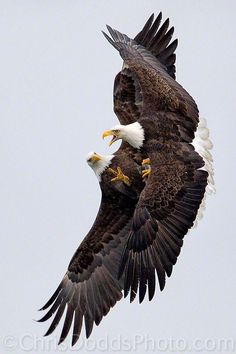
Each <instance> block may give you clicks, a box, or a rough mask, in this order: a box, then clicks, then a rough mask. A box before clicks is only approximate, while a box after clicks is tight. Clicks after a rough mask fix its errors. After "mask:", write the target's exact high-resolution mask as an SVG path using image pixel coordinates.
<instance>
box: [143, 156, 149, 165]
mask: <svg viewBox="0 0 236 354" xmlns="http://www.w3.org/2000/svg"><path fill="white" fill-rule="evenodd" d="M150 164H151V161H150V159H149V157H148V158H147V159H144V160H143V161H142V165H150Z"/></svg>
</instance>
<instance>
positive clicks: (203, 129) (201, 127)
mask: <svg viewBox="0 0 236 354" xmlns="http://www.w3.org/2000/svg"><path fill="white" fill-rule="evenodd" d="M192 144H193V146H194V148H195V150H196V151H197V152H198V153H199V155H200V156H202V158H203V160H204V162H205V165H204V166H203V167H202V170H205V171H207V172H208V178H207V182H208V183H207V187H206V193H205V195H204V198H203V200H202V203H201V205H200V207H199V210H198V214H197V217H196V220H195V222H194V224H193V227H196V226H197V223H198V221H199V220H200V219H202V217H203V212H204V210H205V208H206V196H207V194H212V193H215V183H214V169H213V166H212V162H213V159H212V155H211V152H210V151H209V150H211V149H212V148H213V144H212V142H211V140H210V138H209V129H208V128H207V122H206V119H204V118H200V121H199V123H198V127H197V131H196V133H195V138H194V140H193V142H192Z"/></svg>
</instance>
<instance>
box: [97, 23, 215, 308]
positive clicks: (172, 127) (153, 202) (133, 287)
mask: <svg viewBox="0 0 236 354" xmlns="http://www.w3.org/2000/svg"><path fill="white" fill-rule="evenodd" d="M107 29H108V31H109V33H110V35H111V37H109V36H108V35H107V34H106V33H104V35H105V37H106V38H107V40H108V41H109V42H110V43H111V44H112V46H113V47H114V48H115V49H117V50H118V51H119V53H120V55H121V57H122V59H123V60H124V68H125V69H126V71H127V72H128V75H129V77H131V78H132V80H133V85H134V91H135V95H134V100H133V102H132V104H133V105H134V106H135V107H136V114H135V117H132V118H134V120H135V122H130V123H128V124H127V123H126V124H125V125H124V124H120V125H117V126H115V127H114V128H112V129H110V130H108V131H105V132H104V134H103V137H106V136H109V135H112V136H113V138H112V140H111V142H110V144H112V143H113V142H115V141H116V140H119V139H122V140H123V141H125V142H127V143H128V144H130V145H131V146H132V147H133V148H135V149H136V150H137V151H139V152H141V153H142V154H144V155H147V156H148V160H149V163H150V164H151V169H150V170H149V173H148V174H149V178H148V179H147V182H146V185H145V187H144V189H143V190H142V192H141V194H140V196H139V201H138V203H137V205H136V208H135V211H134V215H133V218H132V225H131V229H130V233H129V237H128V241H127V242H126V245H125V249H124V252H123V255H122V260H121V264H120V270H119V276H121V275H122V274H123V273H124V274H125V280H124V294H125V296H126V295H127V294H128V293H129V292H130V299H131V301H132V300H133V299H134V298H135V297H136V294H137V291H138V290H139V301H140V302H142V301H143V299H144V297H145V294H146V291H147V289H148V295H149V300H151V299H152V298H153V295H154V292H155V284H156V276H155V273H156V274H157V277H158V281H159V286H160V289H161V290H162V289H163V288H164V286H165V275H167V276H170V275H171V273H172V268H173V265H174V264H175V263H176V261H177V257H178V255H179V253H180V248H181V246H182V244H183V237H184V236H185V235H186V233H187V232H188V230H189V229H190V228H191V227H192V226H193V225H194V221H195V219H196V217H197V214H198V210H199V207H200V205H201V202H202V200H203V199H204V195H205V191H206V187H207V185H208V182H209V179H208V178H209V175H210V174H212V171H211V170H209V171H207V170H206V162H205V161H204V158H203V156H201V154H199V153H198V152H197V151H196V150H195V147H194V144H192V142H193V139H194V137H195V133H196V131H197V127H198V124H199V112H198V107H197V105H196V102H195V101H194V99H193V98H192V97H191V96H190V94H189V93H188V92H187V91H186V90H185V89H184V88H183V87H182V86H181V85H180V84H179V83H178V82H177V81H176V80H174V78H173V77H171V75H169V73H168V70H167V68H166V67H165V66H164V65H163V63H161V62H160V61H159V60H158V58H156V57H155V56H154V55H153V54H152V53H151V51H150V50H147V48H144V47H143V46H142V45H140V44H138V43H137V42H136V41H135V40H132V39H130V38H129V37H127V36H126V35H124V34H122V33H120V32H119V31H116V30H114V29H112V28H111V27H110V26H107ZM118 118H119V115H118Z"/></svg>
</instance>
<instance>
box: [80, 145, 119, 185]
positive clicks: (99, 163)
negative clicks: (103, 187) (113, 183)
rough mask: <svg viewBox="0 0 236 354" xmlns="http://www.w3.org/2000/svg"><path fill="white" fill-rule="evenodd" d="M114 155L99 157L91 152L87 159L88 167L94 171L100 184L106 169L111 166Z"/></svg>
mask: <svg viewBox="0 0 236 354" xmlns="http://www.w3.org/2000/svg"><path fill="white" fill-rule="evenodd" d="M113 157H114V155H98V154H97V153H96V152H93V151H91V152H90V153H89V154H88V155H87V158H86V161H87V163H88V165H89V166H90V167H91V168H92V169H93V171H94V173H95V175H96V176H97V178H98V180H99V182H100V181H101V175H102V173H103V172H104V171H105V169H106V168H107V167H108V166H109V165H110V164H111V161H112V159H113Z"/></svg>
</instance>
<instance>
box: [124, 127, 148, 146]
mask: <svg viewBox="0 0 236 354" xmlns="http://www.w3.org/2000/svg"><path fill="white" fill-rule="evenodd" d="M122 138H123V139H124V140H125V141H126V142H127V143H129V144H130V145H131V146H133V147H134V148H135V149H140V148H141V147H142V146H143V141H144V129H143V127H142V126H141V124H140V123H138V122H135V123H132V124H128V125H125V126H123V131H122Z"/></svg>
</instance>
